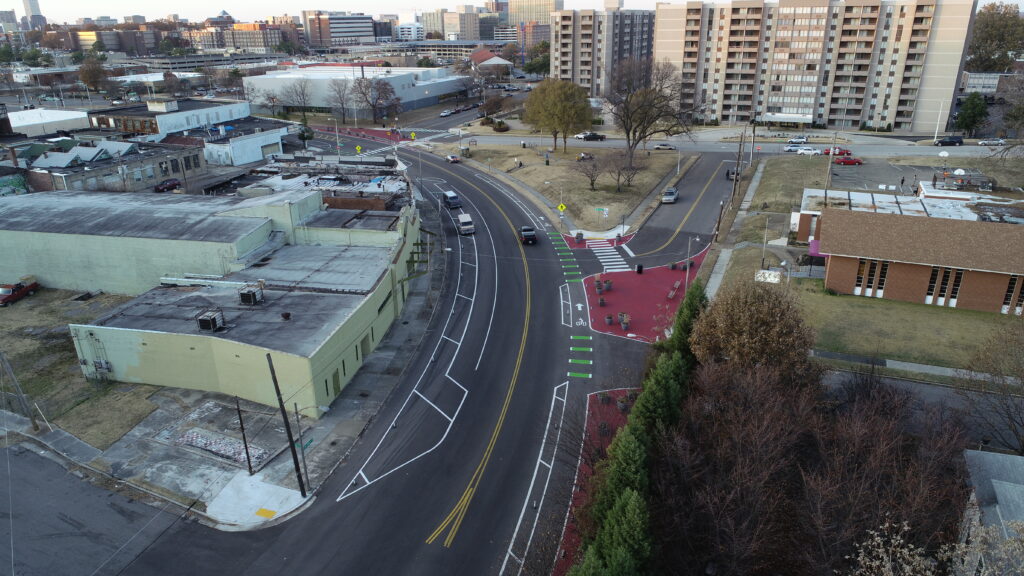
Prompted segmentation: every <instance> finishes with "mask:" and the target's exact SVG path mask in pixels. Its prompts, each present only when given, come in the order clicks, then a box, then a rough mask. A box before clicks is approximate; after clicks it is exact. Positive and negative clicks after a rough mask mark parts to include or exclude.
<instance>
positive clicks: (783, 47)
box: [654, 0, 977, 132]
mask: <svg viewBox="0 0 1024 576" xmlns="http://www.w3.org/2000/svg"><path fill="white" fill-rule="evenodd" d="M976 8H977V2H976V0H941V1H940V0H847V1H842V0H840V1H835V0H832V1H831V2H830V1H829V0H779V2H777V3H774V2H773V3H767V2H763V1H759V0H740V1H736V2H731V3H719V4H715V3H704V2H699V1H696V2H688V3H686V4H659V5H658V7H657V10H656V13H657V19H656V26H655V35H654V57H655V59H656V60H658V61H661V60H667V61H669V62H671V63H672V64H673V65H675V66H676V68H678V69H679V70H680V72H681V73H682V77H683V84H684V86H683V90H684V94H685V95H686V96H685V98H686V99H687V102H686V104H687V105H689V106H692V107H693V108H694V109H695V110H696V113H695V117H696V118H698V119H701V118H702V119H705V120H708V121H719V122H723V123H728V124H736V123H747V122H750V121H752V120H756V121H768V122H787V123H794V124H802V125H816V126H826V125H827V126H830V127H836V128H857V127H860V126H865V127H874V128H881V129H885V128H887V127H890V126H891V127H892V129H894V130H901V131H915V132H931V131H933V130H934V129H935V128H936V126H938V127H939V129H944V128H945V124H946V120H945V119H946V118H947V117H948V115H949V109H950V105H951V104H952V102H953V98H954V94H955V89H956V85H957V81H958V80H959V75H960V70H961V68H962V64H963V60H964V52H965V50H966V46H967V40H968V37H969V34H970V29H971V25H972V23H973V16H974V13H975V11H976Z"/></svg>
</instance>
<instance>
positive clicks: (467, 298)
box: [457, 294, 473, 301]
mask: <svg viewBox="0 0 1024 576" xmlns="http://www.w3.org/2000/svg"><path fill="white" fill-rule="evenodd" d="M457 296H458V297H459V298H465V299H466V300H469V301H472V300H473V299H472V298H470V297H469V296H465V295H462V294H457Z"/></svg>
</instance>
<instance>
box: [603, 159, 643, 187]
mask: <svg viewBox="0 0 1024 576" xmlns="http://www.w3.org/2000/svg"><path fill="white" fill-rule="evenodd" d="M644 168H646V166H645V165H644V163H643V162H641V161H639V160H633V161H630V159H629V156H628V155H626V154H625V153H623V152H620V153H618V154H616V155H615V156H613V157H612V158H611V162H609V164H608V173H609V174H611V175H612V176H613V177H614V178H615V191H616V192H622V186H623V185H625V186H626V187H629V186H632V185H633V180H634V179H635V178H636V177H637V175H638V174H640V172H642V171H643V170H644Z"/></svg>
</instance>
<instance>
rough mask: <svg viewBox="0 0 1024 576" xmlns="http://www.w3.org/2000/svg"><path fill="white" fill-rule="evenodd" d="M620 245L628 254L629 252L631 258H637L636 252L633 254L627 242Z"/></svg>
mask: <svg viewBox="0 0 1024 576" xmlns="http://www.w3.org/2000/svg"><path fill="white" fill-rule="evenodd" d="M619 247H620V248H622V249H623V250H625V251H626V254H629V257H630V258H636V254H633V251H632V250H630V249H629V246H628V245H626V244H619Z"/></svg>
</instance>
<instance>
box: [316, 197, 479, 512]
mask: <svg viewBox="0 0 1024 576" xmlns="http://www.w3.org/2000/svg"><path fill="white" fill-rule="evenodd" d="M448 219H449V220H451V221H452V222H453V223H454V221H455V219H454V218H452V215H451V212H449V213H448ZM457 244H458V246H459V257H458V260H457V261H458V262H460V263H461V262H462V243H461V242H458V243H457ZM461 284H462V274H459V275H458V276H457V277H456V280H455V294H458V292H459V286H460V285H461ZM456 302H458V298H452V305H451V308H449V310H448V317H447V318H446V319H445V321H444V326H442V327H441V337H440V338H438V339H437V343H436V344H435V345H434V349H433V350H432V351H431V352H430V358H429V359H428V360H427V362H426V363H425V364H424V366H423V370H421V371H420V375H419V377H418V378H417V379H416V384H414V385H413V389H412V390H411V391H410V392H409V394H408V395H406V397H405V400H404V401H403V402H402V405H401V407H399V409H398V412H397V413H395V417H394V418H393V419H392V420H391V426H388V428H387V429H386V430H385V432H384V434H383V435H381V437H380V440H378V441H377V445H376V446H374V447H373V450H372V451H371V452H370V454H369V456H367V457H366V460H364V461H363V463H362V465H360V467H359V471H358V472H357V474H356V475H355V476H353V477H352V482H350V483H349V484H348V485H347V486H346V487H345V488H344V489H343V490H342V491H341V494H339V495H338V499H337V500H336V502H341V500H342V499H344V498H347V497H348V496H351V495H352V494H355V493H356V492H359V491H361V490H362V489H363V488H365V487H367V486H369V485H370V484H372V482H371V483H368V484H365V485H363V486H360V487H359V489H357V490H355V491H353V492H348V490H349V488H351V487H352V485H353V484H355V481H356V479H357V478H358V476H359V474H362V472H363V468H365V467H366V465H367V464H368V463H369V462H370V460H372V459H373V457H374V456H375V455H376V454H377V451H378V450H380V447H381V445H382V444H384V440H386V439H387V437H388V436H389V435H390V433H391V430H393V429H394V428H395V423H396V422H398V419H399V418H400V417H401V416H402V414H403V413H404V412H405V408H406V406H408V405H409V400H410V399H412V397H413V392H415V391H416V389H417V388H418V387H419V385H420V383H421V382H423V378H424V377H425V376H426V374H427V372H428V371H429V370H430V364H431V362H432V361H433V360H434V359H435V358H436V357H437V352H438V350H440V348H441V344H442V343H443V342H444V341H445V340H446V339H447V340H449V341H451V342H455V341H454V340H452V339H451V338H448V337H447V336H445V332H446V331H447V330H448V324H449V323H451V321H452V316H454V314H455V303H456ZM470 306H471V309H472V305H470ZM461 346H462V344H461V343H456V349H455V355H456V356H457V355H458V349H459V348H460V347H461ZM449 378H450V377H449ZM463 392H464V395H463V398H462V402H464V401H465V399H466V398H465V389H463ZM462 402H460V403H459V407H460V408H461V407H462ZM455 415H456V416H457V415H458V411H456V413H455ZM451 426H452V423H451V422H449V423H448V429H449V430H450V429H451ZM447 435H448V430H445V433H444V435H443V436H442V437H441V441H444V437H445V436H447ZM439 445H440V442H438V443H437V444H435V445H434V446H433V447H431V448H430V450H428V451H427V452H424V454H427V453H429V452H431V451H433V450H434V449H435V448H437V446H439ZM422 455H423V454H420V456H422ZM420 456H417V457H416V458H419V457H420ZM416 458H413V460H415V459H416ZM413 460H410V461H409V462H406V463H405V464H401V465H399V467H398V468H401V467H402V466H405V465H406V464H408V463H410V462H412V461H413ZM398 468H395V470H397V469H398ZM392 471H393V470H392ZM392 471H389V472H387V473H385V474H383V475H381V476H379V477H378V480H379V479H380V478H383V477H384V476H387V475H388V474H390V473H391V472H392ZM364 477H365V475H364Z"/></svg>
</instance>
